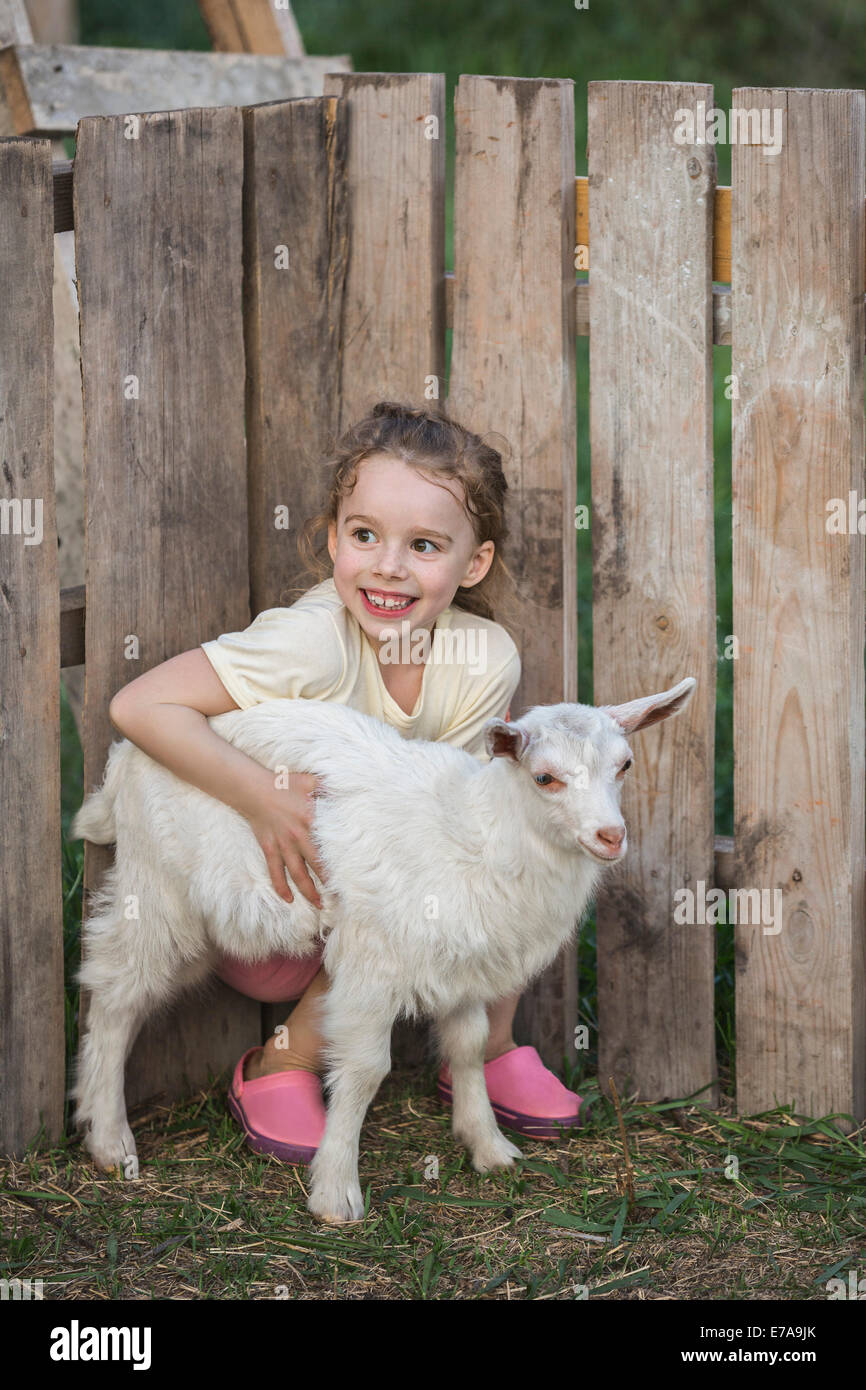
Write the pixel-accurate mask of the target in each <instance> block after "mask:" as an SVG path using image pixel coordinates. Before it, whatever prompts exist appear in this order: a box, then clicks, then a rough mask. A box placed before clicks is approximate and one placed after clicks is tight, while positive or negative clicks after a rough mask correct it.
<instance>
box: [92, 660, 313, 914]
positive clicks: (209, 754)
mask: <svg viewBox="0 0 866 1390" xmlns="http://www.w3.org/2000/svg"><path fill="white" fill-rule="evenodd" d="M238 708H240V707H239V705H237V704H236V702H235V701H234V700H233V699H232V697H231V695H229V693H228V691H227V690H226V688H225V686H224V685H223V683H222V681H221V680H220V678H219V676H218V675H217V674H216V672H215V671H214V669H213V667H212V666H211V664H210V662H209V661H208V659H207V657H206V656H205V654H204V652H203V651H202V650H201V648H200V647H193V649H192V650H191V651H188V652H182V653H181V654H180V656H173V657H172V658H171V659H170V660H169V661H164V662H163V663H162V664H161V665H160V666H155V667H154V668H153V670H152V671H146V672H145V674H144V675H143V676H138V677H137V679H136V680H134V681H130V683H129V685H125V686H123V688H122V689H121V690H119V691H118V692H117V694H116V695H115V696H114V698H113V700H112V701H111V703H110V704H109V706H108V713H109V717H110V719H111V722H112V724H113V725H114V727H115V728H116V729H117V731H118V733H120V734H122V735H123V737H124V738H128V739H130V740H131V742H132V743H134V744H136V745H137V746H138V747H139V748H141V749H142V751H143V752H145V753H147V754H148V755H149V756H150V757H151V758H153V759H154V760H155V761H156V762H158V763H161V764H162V765H163V767H167V768H168V769H169V770H170V771H171V772H174V773H175V774H176V776H178V777H181V778H183V780H184V781H185V782H190V783H192V785H193V786H194V787H198V788H199V789H200V790H201V791H203V792H207V793H208V795H210V796H215V797H216V798H217V799H218V800H219V801H223V802H225V803H226V805H228V806H231V807H233V808H234V810H236V811H238V812H239V813H240V814H241V815H242V816H244V817H245V818H246V819H247V820H248V821H249V823H250V825H251V826H252V829H253V832H254V834H255V836H256V839H257V840H258V842H259V844H260V845H261V847H262V851H263V853H264V856H265V859H266V861H267V865H268V870H269V872H270V875H271V882H272V883H273V885H274V889H275V891H276V892H277V893H279V895H280V897H281V898H285V900H286V902H293V901H294V895H293V893H292V891H291V889H290V888H289V885H288V883H287V882H286V875H285V869H286V868H288V870H289V873H290V874H291V877H292V879H293V880H294V882H295V883H296V884H297V887H298V889H299V890H300V892H301V893H303V895H304V897H305V898H308V899H309V901H310V902H311V903H312V904H313V905H314V907H321V906H322V904H321V901H320V899H319V895H318V892H317V890H316V885H315V884H314V883H313V880H312V878H311V877H310V874H309V871H308V869H307V863H310V864H312V866H313V868H314V869H315V871H316V873H317V874H318V875H319V878H320V879H322V881H323V882H324V874H323V873H322V872H321V871H320V867H319V864H318V862H317V860H316V855H315V850H314V848H313V844H312V841H311V839H310V820H311V818H312V815H313V810H314V807H313V803H312V793H313V792H314V791H315V787H316V779H315V777H314V776H313V775H312V774H310V773H300V772H298V773H291V774H290V776H289V779H288V780H289V786H288V787H277V786H276V784H275V778H274V774H273V773H272V772H270V771H269V769H268V768H266V767H263V766H262V764H261V763H258V762H256V760H255V758H251V757H249V756H248V754H246V753H242V752H241V750H240V749H239V748H235V747H234V746H233V745H232V744H231V743H228V742H227V741H226V740H225V739H224V738H220V736H219V734H215V733H214V731H213V729H212V728H211V727H210V725H209V724H208V722H207V720H208V716H209V715H214V714H225V713H226V712H227V711H228V710H233V709H238ZM305 861H306V862H305Z"/></svg>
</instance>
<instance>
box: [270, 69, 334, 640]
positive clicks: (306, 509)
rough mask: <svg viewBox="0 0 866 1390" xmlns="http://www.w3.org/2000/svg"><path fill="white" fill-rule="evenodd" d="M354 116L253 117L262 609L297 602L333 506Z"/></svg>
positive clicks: (320, 105)
mask: <svg viewBox="0 0 866 1390" xmlns="http://www.w3.org/2000/svg"><path fill="white" fill-rule="evenodd" d="M347 113H348V108H347V105H346V103H345V102H341V101H340V100H339V99H338V98H337V97H333V96H328V97H309V98H307V99H305V100H299V101H291V102H279V103H276V104H274V105H262V106H254V107H251V108H249V109H247V110H246V111H245V112H244V136H245V168H246V176H245V180H244V200H245V203H244V228H245V243H244V322H245V332H244V337H245V342H246V349H247V389H246V422H247V470H248V477H249V506H250V589H251V603H252V611H253V613H254V614H255V613H260V612H261V611H262V609H264V608H272V607H274V606H276V605H278V604H280V603H281V602H282V603H293V602H294V601H295V599H296V598H298V597H299V596H300V593H301V592H303V589H305V588H308V587H309V580H307V581H306V583H305V584H303V585H302V586H301V588H300V589H298V590H297V591H296V592H290V590H291V588H292V586H293V585H294V584H296V582H299V560H298V551H297V541H298V535H299V533H300V529H301V526H302V525H303V522H304V521H305V520H306V519H307V517H309V516H313V515H314V514H315V513H316V512H317V511H318V510H319V508H320V507H321V504H322V483H323V480H322V475H321V470H320V469H319V468H317V467H316V464H317V462H318V461H319V460H320V459H321V458H322V457H323V456H324V453H325V451H326V450H327V446H328V443H329V441H330V440H332V439H333V437H334V434H335V431H336V429H337V425H338V418H339V409H340V394H339V385H340V383H339V375H338V372H337V371H336V363H337V362H338V360H339V355H340V323H341V317H342V311H343V286H344V279H345V273H346V260H347V251H348V226H347V212H348V207H347V200H346V178H345V173H346V155H347V138H348V130H347Z"/></svg>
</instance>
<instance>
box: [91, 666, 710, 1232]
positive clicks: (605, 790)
mask: <svg viewBox="0 0 866 1390" xmlns="http://www.w3.org/2000/svg"><path fill="white" fill-rule="evenodd" d="M694 687H695V680H694V678H693V677H686V679H684V680H681V681H680V682H679V684H678V685H675V686H673V687H672V688H671V689H670V690H666V691H664V692H663V693H661V694H658V695H650V696H647V697H646V698H644V699H639V700H634V701H632V702H631V703H629V704H625V705H618V706H605V707H601V708H594V707H592V706H590V705H580V704H559V705H538V706H536V707H535V708H534V709H530V710H529V711H528V713H526V714H525V715H524V716H523V718H522V719H519V720H517V721H515V722H513V723H506V722H505V721H504V720H501V719H491V720H490V721H489V722H488V723H487V725H486V726H485V741H486V745H487V749H488V752H489V753H490V754H491V761H490V762H489V763H480V762H479V761H478V760H477V759H476V758H475V757H473V756H472V755H471V754H470V753H467V752H465V751H464V750H462V749H458V748H454V747H452V746H450V745H449V744H446V743H430V742H421V741H411V740H406V739H404V738H402V736H401V735H400V734H399V733H398V732H397V731H396V729H394V728H392V727H390V726H389V725H386V724H383V723H381V722H380V721H379V720H377V719H374V718H372V717H370V716H368V715H365V714H360V713H358V711H356V710H353V709H350V708H349V707H347V706H345V705H337V704H329V703H327V702H321V701H315V700H301V699H296V700H268V701H265V702H262V703H261V704H258V705H254V706H253V707H252V708H251V709H248V710H232V711H231V712H230V713H227V714H220V715H216V716H214V717H212V718H211V719H210V720H209V723H210V726H211V728H212V729H213V730H214V731H215V732H216V733H218V734H219V735H220V736H221V737H222V738H225V739H227V740H228V742H229V743H232V744H234V746H235V747H237V748H240V749H242V750H243V751H244V752H245V753H248V754H249V755H250V756H251V757H253V758H255V759H256V760H257V761H258V762H260V763H262V764H263V765H264V766H265V767H267V768H269V769H271V770H272V771H273V772H275V773H277V774H279V773H280V772H281V771H285V770H290V771H296V772H310V773H313V774H315V775H316V777H317V778H318V779H319V783H318V785H319V787H320V789H321V790H320V792H319V794H318V795H317V797H316V801H315V807H316V810H315V816H314V819H313V824H312V839H313V843H314V844H315V846H316V848H317V852H318V854H319V856H320V860H321V864H322V866H323V868H324V871H325V873H326V875H327V880H328V881H327V886H325V885H322V884H321V883H320V880H319V879H318V877H317V875H315V873H313V879H314V882H315V883H316V887H317V889H318V890H319V892H320V895H321V898H322V902H323V908H322V910H321V912H320V911H318V910H317V909H316V908H314V907H313V906H312V904H311V903H309V902H308V901H307V899H306V898H304V897H303V896H302V895H301V894H300V892H298V890H297V888H295V886H294V884H292V888H293V891H294V895H295V896H294V902H292V903H287V902H285V901H284V900H283V899H282V898H280V897H279V895H278V894H277V893H276V892H275V891H274V888H273V885H272V884H271V881H270V877H269V873H268V868H267V864H266V862H265V857H264V854H263V852H262V850H261V847H260V846H259V843H258V841H257V840H256V838H255V836H254V834H253V831H252V828H251V827H250V825H249V822H248V821H247V820H246V819H245V818H244V817H243V816H241V815H240V814H239V813H238V812H236V811H234V810H233V809H232V808H231V807H229V806H226V805H225V804H224V803H223V802H221V801H218V800H216V799H215V798H213V797H211V796H208V795H206V794H205V793H204V792H201V791H199V790H198V789H197V788H196V787H194V786H192V785H191V784H190V783H188V782H185V781H183V780H181V779H180V778H179V777H176V776H175V775H174V774H173V773H172V772H169V771H168V769H167V768H164V767H162V766H161V765H160V764H159V763H157V762H155V761H153V760H152V759H151V758H149V757H148V756H147V755H146V754H145V753H143V752H142V751H141V749H139V748H137V747H136V746H135V745H134V744H133V743H131V742H129V740H127V739H124V740H123V741H121V742H117V743H114V744H113V745H112V747H111V750H110V752H109V756H108V762H107V764H106V771H105V779H104V782H103V785H102V787H101V788H100V789H99V790H97V791H95V792H94V793H92V795H90V796H89V797H88V798H87V800H86V801H85V803H84V805H83V806H82V808H81V809H80V811H79V812H78V814H77V816H76V818H75V821H74V822H73V833H74V834H75V835H76V837H83V838H87V839H89V840H92V841H94V842H95V843H97V844H108V843H110V842H111V841H115V842H116V851H115V862H114V865H113V866H112V868H111V869H109V871H108V872H107V874H106V876H105V880H104V884H103V887H102V889H101V890H100V892H99V893H98V894H96V895H95V897H94V900H93V903H92V910H91V914H90V916H89V918H88V920H87V921H86V922H85V924H84V928H83V950H82V959H83V964H82V967H81V970H80V973H79V979H80V981H81V984H82V985H84V986H85V987H86V988H87V989H88V990H89V991H90V995H91V997H90V1009H89V1018H88V1031H87V1034H86V1036H85V1037H84V1039H83V1041H82V1044H81V1049H80V1053H79V1058H78V1068H77V1075H76V1083H75V1086H74V1087H73V1092H72V1094H73V1096H74V1097H75V1099H76V1100H77V1109H76V1120H77V1122H78V1123H79V1124H81V1125H84V1126H86V1127H87V1133H86V1137H85V1143H86V1146H87V1148H88V1149H89V1150H90V1153H91V1154H92V1155H93V1157H94V1159H95V1160H96V1162H97V1164H98V1165H99V1166H100V1167H102V1168H106V1169H110V1168H113V1167H115V1166H118V1165H120V1167H121V1169H123V1167H124V1159H126V1158H128V1157H129V1156H131V1155H134V1154H135V1140H134V1139H133V1136H132V1131H131V1129H130V1127H129V1124H128V1121H127V1115H126V1105H125V1100H124V1065H125V1061H126V1058H127V1056H128V1054H129V1050H130V1048H131V1046H132V1043H133V1041H134V1039H135V1037H136V1034H137V1033H138V1031H139V1028H140V1027H141V1024H142V1022H143V1021H144V1019H145V1018H146V1017H147V1016H148V1015H149V1014H150V1013H152V1012H153V1011H154V1010H155V1009H157V1008H159V1007H161V1006H163V1005H165V1004H167V1003H168V1001H169V1000H170V999H172V998H173V997H174V996H176V995H177V993H178V992H179V990H180V989H182V988H184V987H186V986H190V985H194V984H198V983H200V982H202V981H203V980H204V979H205V978H206V977H207V976H208V974H209V973H210V972H211V969H212V966H213V964H214V961H215V959H216V957H217V955H218V953H220V952H228V953H229V954H232V955H235V956H237V957H240V958H241V959H242V960H245V961H249V962H253V961H257V960H261V959H263V958H265V957H267V956H270V955H273V954H274V953H275V952H279V953H282V954H286V955H294V956H303V955H309V954H311V953H312V952H313V951H314V950H316V949H317V948H318V947H319V946H320V943H321V941H324V965H325V968H326V970H327V973H328V976H329V977H330V987H329V989H328V992H327V994H326V995H325V997H324V1006H323V1012H322V1028H323V1034H324V1037H325V1039H326V1060H327V1063H328V1069H327V1074H326V1083H327V1086H328V1090H329V1096H328V1105H327V1126H326V1131H325V1135H324V1137H323V1140H322V1143H321V1145H320V1146H319V1149H318V1151H317V1153H316V1155H315V1157H314V1159H313V1162H312V1165H311V1179H312V1181H311V1187H310V1196H309V1202H308V1206H309V1209H310V1211H311V1212H313V1213H314V1214H316V1215H317V1216H319V1217H322V1218H324V1219H325V1220H330V1221H347V1220H357V1219H358V1218H360V1217H361V1216H362V1214H363V1209H364V1204H363V1198H362V1196H361V1188H360V1185H359V1182H358V1139H359V1134H360V1129H361V1124H362V1121H363V1119H364V1115H365V1113H366V1110H367V1107H368V1105H369V1104H370V1101H371V1100H372V1098H373V1096H374V1095H375V1093H376V1090H377V1088H378V1086H379V1084H380V1082H381V1081H382V1079H383V1078H384V1077H385V1076H386V1075H387V1073H388V1071H389V1070H390V1065H391V1056H390V1038H391V1028H392V1025H393V1023H394V1021H395V1019H396V1018H397V1017H398V1016H400V1015H404V1016H414V1015H416V1014H418V1013H420V1014H422V1015H427V1016H432V1018H433V1019H434V1021H435V1025H436V1030H437V1034H438V1040H439V1045H440V1048H441V1052H442V1056H443V1057H444V1059H445V1061H447V1062H448V1064H449V1066H450V1069H451V1074H452V1094H453V1129H454V1134H455V1137H456V1138H458V1139H459V1140H463V1141H464V1142H465V1143H466V1144H467V1146H468V1148H469V1150H470V1154H471V1157H472V1163H473V1165H474V1167H475V1168H476V1169H477V1170H478V1171H479V1172H485V1171H486V1170H488V1169H491V1168H496V1167H501V1166H507V1165H510V1164H511V1163H512V1162H513V1160H514V1159H515V1158H519V1157H520V1150H519V1149H518V1148H516V1147H515V1146H514V1144H512V1143H510V1142H509V1140H507V1139H506V1138H505V1137H504V1136H503V1135H502V1134H501V1133H500V1131H499V1129H498V1127H497V1124H496V1120H495V1117H494V1114H493V1111H492V1109H491V1106H490V1102H489V1099H488V1096H487V1090H486V1087H485V1082H484V1070H483V1063H484V1049H485V1045H486V1039H487V1015H486V1011H485V1005H487V1004H488V1003H490V1002H491V1001H493V1000H497V999H501V998H503V996H505V995H507V994H511V993H513V992H515V991H518V990H521V989H523V988H524V986H525V985H526V984H527V983H528V982H529V981H530V980H531V979H532V977H533V976H535V975H537V974H538V973H539V972H540V971H542V970H544V968H545V967H546V966H547V965H549V964H550V962H551V961H552V960H553V959H554V957H555V956H556V955H557V953H558V951H559V950H560V948H561V947H562V946H563V944H564V943H565V942H566V940H567V939H568V938H569V937H570V936H571V934H572V933H573V932H574V930H575V928H576V927H577V925H578V923H579V921H580V918H581V915H582V913H583V911H584V909H585V907H586V906H587V903H588V902H589V900H590V898H591V896H592V894H593V891H594V889H595V887H596V884H597V882H598V880H599V878H600V876H601V874H602V873H603V871H604V866H605V865H606V864H611V863H615V862H617V861H618V860H620V859H621V858H622V856H623V854H624V853H625V849H626V836H625V824H624V822H623V820H622V815H621V813H620V795H621V789H622V782H623V777H624V771H625V768H626V766H627V765H628V762H629V760H630V758H631V749H630V748H629V745H628V743H627V741H626V735H627V734H631V733H635V732H636V731H637V730H639V729H643V728H646V727H647V726H648V725H650V724H654V723H656V722H657V721H658V720H661V719H665V718H667V717H668V716H669V715H671V714H675V713H676V712H677V711H678V710H680V709H681V708H682V707H683V706H684V705H685V704H686V703H687V701H688V700H689V699H690V698H691V695H692V692H693V690H694ZM311 872H312V871H311ZM132 898H134V899H135V900H136V901H137V902H138V904H139V914H140V919H139V920H129V919H128V917H127V915H126V911H125V906H126V904H128V903H129V901H130V900H131V899H132Z"/></svg>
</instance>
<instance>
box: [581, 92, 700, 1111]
mask: <svg viewBox="0 0 866 1390" xmlns="http://www.w3.org/2000/svg"><path fill="white" fill-rule="evenodd" d="M700 100H706V101H707V102H708V108H709V106H711V105H712V88H711V87H706V86H703V85H700V84H691V83H667V82H664V83H663V82H591V83H590V84H589V186H590V196H589V219H590V244H591V246H592V270H591V278H590V292H589V313H590V339H589V340H590V439H591V450H592V494H593V528H592V540H593V582H594V598H593V636H594V692H595V694H594V698H595V701H596V703H597V704H601V703H605V704H616V703H619V702H621V701H626V700H630V699H634V698H635V697H637V696H640V695H648V694H651V693H652V692H653V691H657V690H665V689H667V688H668V687H670V686H672V685H674V684H675V683H676V682H677V681H678V680H680V679H682V677H683V676H695V677H697V682H698V684H697V690H696V692H695V696H694V698H693V699H692V701H691V703H690V705H689V706H688V709H687V710H686V711H684V712H683V714H681V715H679V716H678V717H677V718H676V719H673V720H670V721H668V722H664V723H661V724H659V725H657V726H656V727H654V728H650V729H648V730H646V731H645V732H643V733H640V734H638V735H636V736H635V739H634V743H633V747H634V753H635V767H634V771H633V772H632V773H631V774H630V776H629V779H628V780H627V782H626V785H625V790H624V793H623V812H624V815H625V819H626V823H627V824H628V827H629V839H630V842H631V848H630V850H629V853H628V856H627V859H626V860H625V862H624V864H623V865H622V868H621V869H618V870H617V872H616V875H615V876H613V875H612V876H611V877H609V878H608V879H606V880H604V881H603V887H602V889H601V891H600V893H599V898H598V906H597V912H596V922H597V928H598V930H597V941H598V1003H599V1075H600V1077H601V1080H602V1084H603V1085H604V1086H605V1087H606V1086H607V1082H608V1078H609V1077H610V1076H614V1077H615V1079H616V1082H617V1085H618V1086H620V1087H621V1088H623V1087H625V1086H627V1085H628V1086H629V1087H630V1088H631V1089H633V1090H637V1092H638V1093H639V1094H640V1095H641V1096H642V1097H643V1098H644V1099H647V1100H661V1099H662V1098H663V1097H675V1096H685V1095H689V1094H690V1093H692V1092H693V1091H696V1090H699V1089H700V1088H702V1087H704V1086H706V1085H707V1083H709V1082H711V1081H714V1078H715V1076H716V1059H715V1045H714V1036H713V974H714V958H715V929H714V927H713V926H712V925H708V924H705V923H704V924H697V925H694V926H684V925H683V926H680V925H676V924H675V923H674V909H675V906H676V901H675V899H674V893H675V891H676V890H677V889H681V888H690V889H692V891H694V892H695V893H698V892H699V887H698V884H699V883H700V881H703V882H704V883H705V884H710V883H711V879H712V872H713V741H714V719H715V665H716V646H715V641H716V636H715V611H716V609H715V583H714V570H713V476H712V472H713V470H712V406H713V391H712V293H711V291H712V283H711V269H712V236H711V233H712V212H713V185H714V181H715V152H714V148H713V146H711V145H710V146H708V145H695V146H694V147H692V146H689V145H679V144H677V143H676V142H675V141H674V138H673V132H674V129H675V125H676V122H675V116H674V113H675V112H676V111H677V110H678V109H680V108H694V105H695V103H696V102H697V101H700ZM717 1093H718V1092H717V1087H716V1086H713V1088H712V1089H711V1090H708V1091H705V1092H704V1093H703V1095H702V1101H703V1102H707V1103H713V1102H714V1101H715V1099H716V1098H717Z"/></svg>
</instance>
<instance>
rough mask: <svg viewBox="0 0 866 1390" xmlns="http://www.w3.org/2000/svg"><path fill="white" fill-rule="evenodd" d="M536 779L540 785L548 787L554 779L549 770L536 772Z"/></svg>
mask: <svg viewBox="0 0 866 1390" xmlns="http://www.w3.org/2000/svg"><path fill="white" fill-rule="evenodd" d="M535 780H536V782H537V783H538V785H539V786H540V787H548V786H550V783H551V782H552V781H553V780H554V779H553V777H552V776H551V775H550V773H549V772H539V773H537V774H536V778H535Z"/></svg>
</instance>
